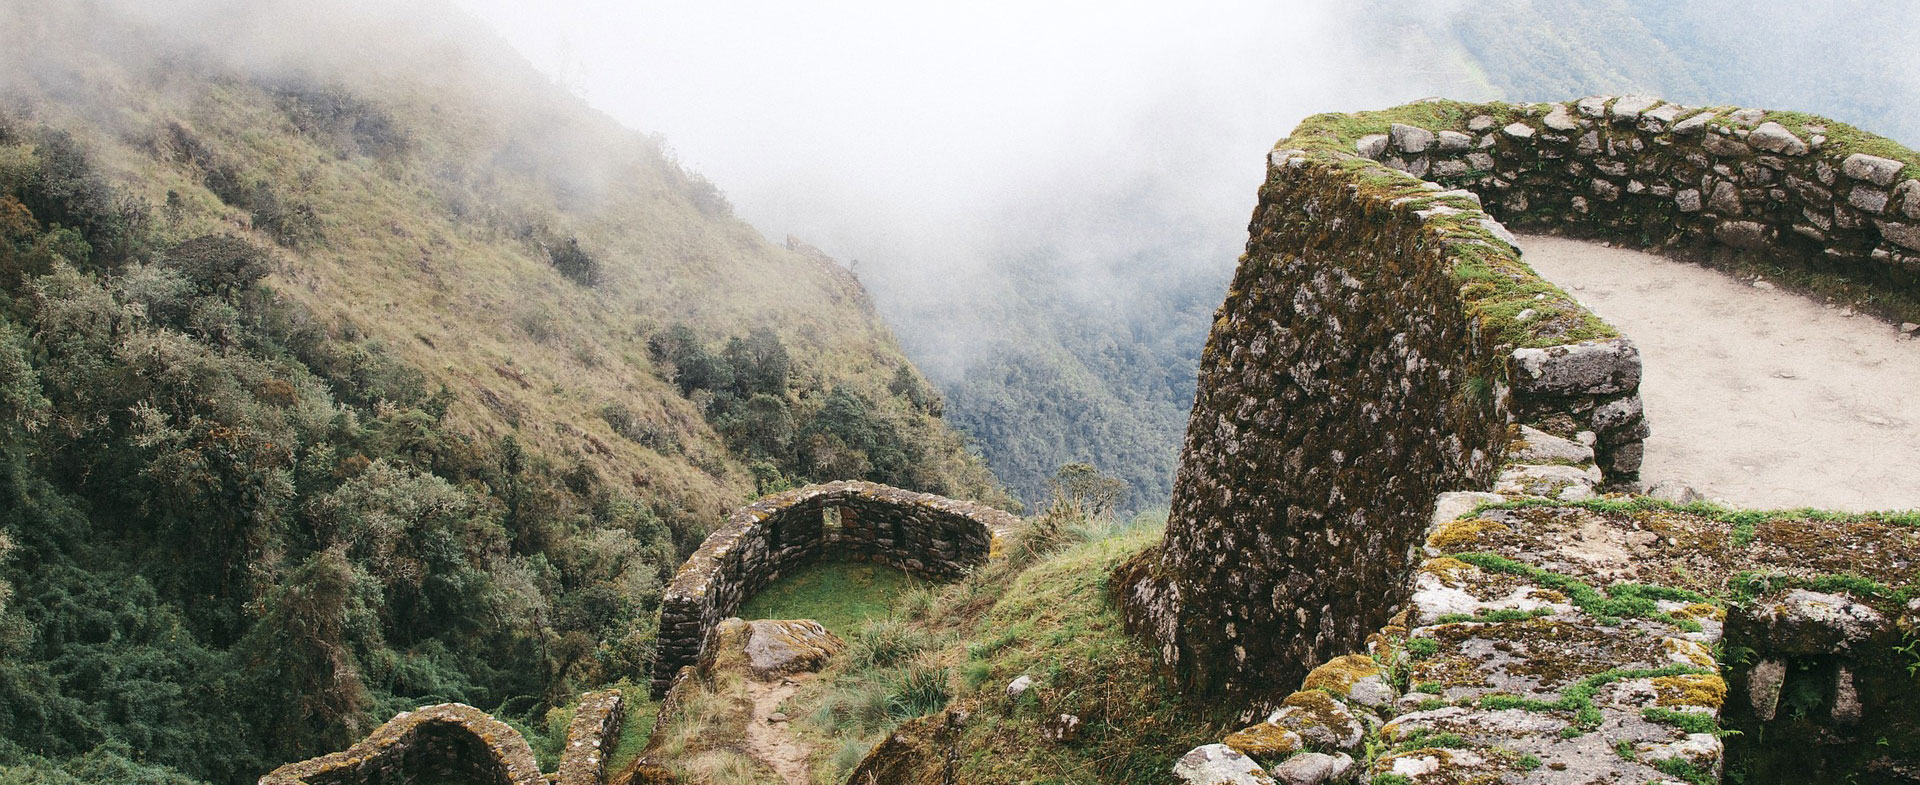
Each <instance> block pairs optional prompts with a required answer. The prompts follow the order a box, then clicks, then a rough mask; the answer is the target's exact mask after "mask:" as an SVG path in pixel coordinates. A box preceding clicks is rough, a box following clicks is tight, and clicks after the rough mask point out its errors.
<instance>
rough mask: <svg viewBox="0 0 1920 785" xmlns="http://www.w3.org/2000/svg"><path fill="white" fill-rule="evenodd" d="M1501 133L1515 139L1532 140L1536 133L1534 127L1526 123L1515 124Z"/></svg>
mask: <svg viewBox="0 0 1920 785" xmlns="http://www.w3.org/2000/svg"><path fill="white" fill-rule="evenodd" d="M1501 133H1504V134H1506V135H1508V136H1511V137H1513V138H1515V139H1532V138H1533V133H1534V131H1533V126H1530V125H1527V124H1526V123H1514V124H1512V125H1509V126H1507V127H1506V128H1503V129H1501Z"/></svg>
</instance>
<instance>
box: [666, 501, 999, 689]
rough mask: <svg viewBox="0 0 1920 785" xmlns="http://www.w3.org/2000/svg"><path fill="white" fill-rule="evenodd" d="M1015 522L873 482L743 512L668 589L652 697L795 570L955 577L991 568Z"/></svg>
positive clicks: (991, 512) (983, 508)
mask: <svg viewBox="0 0 1920 785" xmlns="http://www.w3.org/2000/svg"><path fill="white" fill-rule="evenodd" d="M1018 523H1019V519H1017V518H1015V517H1014V516H1013V515H1011V514H1009V513H1006V512H1003V511H1000V510H996V509H993V508H991V507H987V506H985V505H982V504H976V503H973V502H967V501H959V500H956V499H948V498H944V497H940V496H934V495H932V494H926V493H914V492H912V491H905V490H901V489H899V488H892V487H888V486H885V485H879V484H875V483H868V482H835V483H827V484H824V485H809V486H807V487H805V488H797V489H794V490H791V491H786V492H784V493H777V494H774V495H772V496H768V497H766V498H763V499H760V500H759V501H756V502H754V503H752V504H749V505H747V506H745V507H742V508H740V509H739V510H737V511H735V512H734V513H733V515H731V516H729V517H728V518H727V522H726V523H725V524H723V525H722V526H721V527H720V528H718V529H716V530H714V532H713V533H712V534H710V535H708V536H707V539H706V542H704V543H702V544H701V545H700V548H699V550H696V551H694V553H693V555H692V556H691V557H689V558H688V559H687V561H686V563H685V564H682V565H681V566H680V570H679V572H677V573H675V575H674V578H673V583H672V584H671V585H669V586H668V587H667V592H666V596H665V597H664V598H662V600H661V603H660V641H659V649H658V652H659V653H658V655H657V657H656V659H655V662H654V666H653V692H654V695H655V696H656V697H657V696H660V695H663V694H665V692H666V690H667V687H668V686H669V685H670V684H671V683H672V682H673V678H674V676H675V675H676V674H677V673H678V672H679V670H680V669H681V668H682V667H685V666H687V665H691V664H693V663H694V662H695V661H697V660H698V659H699V658H700V652H701V647H702V645H703V644H704V643H705V641H706V640H707V634H708V632H709V631H710V630H712V629H713V625H714V624H716V623H718V622H719V621H720V620H721V619H724V618H726V617H728V616H731V615H733V613H734V611H736V610H738V609H739V607H740V603H741V602H743V601H745V600H746V598H748V597H751V596H753V594H754V593H755V592H758V591H759V590H760V589H761V588H763V587H765V586H766V585H767V584H769V583H772V582H773V581H774V580H776V579H778V578H779V577H780V576H781V575H782V574H785V573H786V572H787V571H789V570H791V569H793V568H795V567H799V566H801V565H803V564H807V563H809V562H812V561H814V560H817V559H820V558H822V557H827V556H831V557H833V558H840V559H849V560H855V561H869V562H876V563H880V564H887V565H890V566H894V567H898V568H900V569H903V570H907V571H909V572H912V573H914V574H916V575H920V576H923V577H926V578H930V579H934V580H952V579H954V578H958V577H960V576H961V575H964V574H965V573H966V572H967V571H968V570H970V569H972V568H973V567H975V566H978V565H979V564H981V563H983V562H985V561H986V560H987V557H988V555H989V554H990V552H991V550H992V548H993V543H994V542H995V540H996V538H998V537H999V536H1000V535H1001V534H1002V533H1004V532H1007V531H1010V530H1011V529H1012V528H1013V527H1014V526H1016V525H1018Z"/></svg>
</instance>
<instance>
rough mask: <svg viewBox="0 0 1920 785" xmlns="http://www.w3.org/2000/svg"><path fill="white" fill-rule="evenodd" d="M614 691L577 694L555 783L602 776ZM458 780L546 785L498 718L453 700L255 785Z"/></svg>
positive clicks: (615, 733) (613, 719) (616, 704)
mask: <svg viewBox="0 0 1920 785" xmlns="http://www.w3.org/2000/svg"><path fill="white" fill-rule="evenodd" d="M621 715H622V706H621V698H620V693H619V691H617V690H611V691H607V692H598V693H588V694H586V695H583V696H581V698H580V704H579V708H578V709H576V713H575V714H574V721H573V723H572V724H571V725H569V726H568V727H567V739H566V746H565V748H564V749H563V750H562V751H561V758H560V770H559V774H558V775H557V779H555V780H554V782H557V783H560V785H601V783H604V782H606V764H605V761H604V755H602V754H601V750H602V749H606V750H611V749H612V747H613V745H614V743H615V742H616V741H618V739H619V734H620V717H621ZM416 782H422V783H436V782H463V783H472V784H473V785H551V784H550V783H549V781H548V778H547V776H546V775H544V774H541V773H540V765H539V763H537V762H536V761H535V760H534V757H533V749H532V748H531V747H529V746H527V740H526V739H525V738H524V737H522V736H521V735H520V732H519V731H516V730H514V729H513V726H510V725H508V724H506V723H504V722H501V721H499V720H497V719H494V718H493V717H492V716H491V715H489V714H487V713H486V712H483V711H481V710H479V709H476V708H474V707H472V706H468V705H465V704H460V703H442V704H437V705H433V706H425V707H422V708H419V709H416V710H414V711H407V712H401V713H400V714H399V715H397V716H395V717H394V718H393V719H391V720H388V721H387V722H386V724H384V725H381V726H380V727H379V728H377V729H375V730H374V732H373V733H371V734H368V735H367V737H366V738H365V739H362V740H361V741H360V743H358V744H355V745H353V746H352V747H348V748H347V749H345V750H343V751H341V752H336V753H333V754H330V755H322V756H320V757H318V758H311V759H308V760H304V761H300V762H298V763H289V764H287V765H285V766H281V767H280V768H277V769H274V770H273V771H271V772H268V773H267V775H266V776H264V777H261V778H260V785H413V783H416Z"/></svg>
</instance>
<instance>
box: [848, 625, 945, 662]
mask: <svg viewBox="0 0 1920 785" xmlns="http://www.w3.org/2000/svg"><path fill="white" fill-rule="evenodd" d="M932 647H933V639H932V637H931V636H930V635H928V634H927V632H926V631H925V630H922V629H919V628H917V627H915V626H913V625H911V624H907V623H906V622H903V621H900V620H898V619H893V618H886V619H876V620H874V621H870V622H867V623H866V624H865V625H863V626H862V627H861V628H860V629H859V630H858V631H856V632H855V633H854V634H853V640H852V641H851V642H850V643H849V644H848V646H847V650H848V658H849V661H850V662H852V663H853V666H854V667H855V668H860V669H875V668H890V667H893V666H895V665H898V664H900V663H903V662H906V661H907V660H910V659H912V658H913V657H914V655H917V654H919V653H920V652H923V651H926V650H927V649H930V648H932Z"/></svg>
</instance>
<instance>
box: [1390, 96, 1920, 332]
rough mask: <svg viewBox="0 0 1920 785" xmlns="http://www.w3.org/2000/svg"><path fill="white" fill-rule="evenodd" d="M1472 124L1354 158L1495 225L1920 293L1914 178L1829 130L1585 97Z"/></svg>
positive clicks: (1745, 113) (1423, 132)
mask: <svg viewBox="0 0 1920 785" xmlns="http://www.w3.org/2000/svg"><path fill="white" fill-rule="evenodd" d="M1508 114H1509V117H1510V118H1511V117H1517V118H1519V119H1516V120H1514V121H1513V122H1510V123H1506V124H1505V125H1502V122H1501V120H1500V119H1496V118H1495V117H1494V115H1493V114H1483V115H1479V116H1476V117H1473V118H1472V119H1471V120H1469V121H1468V123H1467V125H1466V127H1464V128H1457V129H1440V130H1439V132H1438V133H1435V132H1434V131H1433V130H1429V129H1425V128H1416V127H1413V126H1406V125H1395V126H1394V127H1393V128H1392V131H1391V132H1390V133H1388V134H1378V135H1373V136H1368V137H1365V138H1362V139H1360V140H1358V143H1357V150H1356V152H1358V153H1359V154H1360V155H1362V156H1365V157H1369V158H1373V159H1375V160H1379V161H1382V162H1384V163H1385V164H1386V165H1388V166H1391V167H1393V168H1395V169H1399V170H1401V171H1405V172H1409V173H1412V174H1414V175H1416V176H1419V177H1425V178H1428V179H1431V180H1433V181H1435V182H1438V183H1441V184H1444V185H1448V186H1450V187H1464V188H1471V189H1473V190H1475V191H1476V192H1478V193H1479V194H1480V195H1481V196H1482V197H1484V198H1485V199H1486V201H1487V203H1488V208H1489V210H1490V211H1491V212H1493V213H1494V214H1495V215H1496V216H1498V217H1499V218H1500V219H1501V220H1503V221H1505V222H1507V223H1509V224H1511V225H1514V226H1520V227H1529V228H1536V227H1537V228H1567V229H1571V230H1575V231H1584V232H1587V233H1595V234H1605V235H1608V236H1615V237H1634V238H1637V239H1642V240H1643V241H1644V242H1647V243H1649V244H1653V245H1687V246H1702V247H1719V248H1724V249H1729V250H1731V251H1734V252H1744V253H1755V254H1760V255H1762V256H1763V257H1765V258H1767V259H1769V260H1773V261H1784V262H1787V263H1789V264H1794V265H1799V266H1805V267H1809V268H1812V269H1815V270H1818V271H1822V272H1831V273H1837V274H1841V275H1844V276H1847V277H1850V278H1853V279H1855V280H1858V281H1860V282H1862V283H1864V284H1867V285H1869V286H1880V287H1892V288H1893V289H1895V290H1897V291H1900V292H1903V293H1906V294H1907V295H1908V296H1909V297H1912V296H1914V295H1915V293H1916V292H1917V291H1920V180H1915V179H1913V178H1912V177H1910V176H1909V174H1908V173H1909V172H1911V171H1912V168H1911V167H1910V166H1908V165H1907V164H1906V163H1904V162H1902V161H1898V160H1894V159H1891V158H1884V157H1880V156H1876V155H1870V154H1867V153H1863V152H1857V151H1849V150H1845V149H1836V147H1837V146H1836V145H1833V144H1831V143H1830V140H1829V139H1828V137H1827V131H1828V130H1829V127H1828V126H1827V125H1826V124H1825V122H1824V121H1820V120H1817V119H1816V120H1812V121H1805V122H1801V121H1790V125H1791V126H1792V127H1789V125H1788V124H1782V123H1781V122H1776V121H1772V120H1769V119H1768V114H1767V113H1766V112H1763V111H1761V110H1758V109H1741V110H1736V111H1727V110H1718V109H1695V108H1690V107H1684V106H1680V105H1676V104H1669V103H1665V102H1662V101H1660V100H1659V99H1655V98H1647V97H1641V96H1627V97H1623V98H1612V97H1592V98H1585V99H1581V100H1579V101H1576V102H1572V103H1559V104H1533V105H1522V106H1514V107H1510V108H1509V111H1508Z"/></svg>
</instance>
